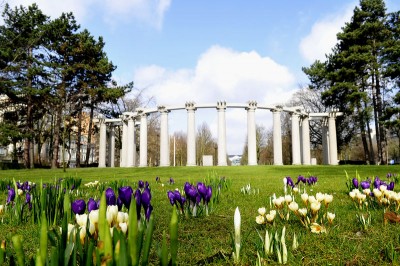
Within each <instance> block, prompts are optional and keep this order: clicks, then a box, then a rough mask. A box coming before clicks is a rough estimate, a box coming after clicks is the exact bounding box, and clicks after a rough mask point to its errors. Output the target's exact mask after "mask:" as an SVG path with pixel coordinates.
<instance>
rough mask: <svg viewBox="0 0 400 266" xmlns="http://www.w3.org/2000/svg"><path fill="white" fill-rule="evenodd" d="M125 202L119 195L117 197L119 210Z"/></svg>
mask: <svg viewBox="0 0 400 266" xmlns="http://www.w3.org/2000/svg"><path fill="white" fill-rule="evenodd" d="M123 205H124V204H123V203H122V200H121V199H120V198H119V197H118V198H117V207H118V211H121V210H122V206H123Z"/></svg>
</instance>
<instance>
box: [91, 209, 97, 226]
mask: <svg viewBox="0 0 400 266" xmlns="http://www.w3.org/2000/svg"><path fill="white" fill-rule="evenodd" d="M89 220H90V222H91V223H93V224H97V223H98V222H99V210H93V211H91V212H90V213H89Z"/></svg>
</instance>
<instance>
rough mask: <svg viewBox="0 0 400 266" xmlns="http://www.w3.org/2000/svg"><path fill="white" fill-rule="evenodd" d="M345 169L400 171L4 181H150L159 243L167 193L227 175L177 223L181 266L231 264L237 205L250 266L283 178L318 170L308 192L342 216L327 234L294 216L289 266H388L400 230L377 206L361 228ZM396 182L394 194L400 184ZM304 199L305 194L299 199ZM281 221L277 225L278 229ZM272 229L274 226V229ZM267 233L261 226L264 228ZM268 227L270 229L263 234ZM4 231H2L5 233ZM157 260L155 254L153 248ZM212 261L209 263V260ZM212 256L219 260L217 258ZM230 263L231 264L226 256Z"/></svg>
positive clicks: (89, 174)
mask: <svg viewBox="0 0 400 266" xmlns="http://www.w3.org/2000/svg"><path fill="white" fill-rule="evenodd" d="M345 171H347V172H348V173H349V175H350V177H353V176H355V173H356V171H358V173H359V174H360V176H361V178H365V177H367V176H369V177H373V176H379V177H381V178H383V177H385V176H386V174H387V173H388V172H395V173H400V169H399V167H397V168H396V166H279V167H278V166H256V167H255V166H240V167H176V168H173V167H167V168H114V169H110V168H103V169H67V172H66V173H63V171H62V169H61V170H40V169H34V170H17V171H0V180H1V179H7V178H15V179H16V180H21V181H25V180H31V181H34V182H38V181H39V180H40V179H43V180H44V181H49V180H52V179H53V178H59V177H64V176H74V177H75V176H76V177H81V178H82V179H83V183H86V182H88V181H93V180H99V181H110V180H116V179H129V180H132V181H137V180H139V179H141V180H146V181H148V182H149V183H150V185H151V187H152V194H153V199H152V204H153V206H154V214H155V218H156V228H155V235H154V245H153V246H154V247H155V246H156V242H160V239H161V235H162V231H163V230H167V232H168V229H167V228H168V224H169V219H170V214H171V206H170V204H169V201H168V199H167V197H166V192H167V191H168V190H171V189H175V188H176V187H179V188H182V186H183V184H184V183H185V182H186V181H190V182H193V183H195V182H197V181H202V180H203V178H205V177H206V176H207V175H209V174H211V173H213V172H216V173H217V174H218V176H225V177H227V178H229V179H231V180H232V187H231V189H230V190H229V191H226V192H223V195H222V197H221V202H220V203H219V204H218V205H216V206H214V209H213V212H212V213H211V214H210V216H208V217H199V218H185V217H182V218H181V220H180V225H179V245H180V246H179V262H180V264H182V265H192V264H195V263H196V262H203V263H205V264H207V263H209V264H220V265H226V264H227V263H228V262H229V263H230V262H231V261H232V260H231V259H230V258H229V254H230V253H231V252H232V249H231V246H230V241H231V238H230V233H231V232H233V213H234V210H235V208H236V206H238V207H239V209H240V212H241V216H242V233H243V235H246V236H247V235H248V237H247V238H245V243H244V248H243V253H242V254H243V256H242V257H243V261H244V262H245V264H254V262H255V258H256V245H258V242H259V239H258V236H257V232H256V228H257V229H259V230H260V229H262V228H261V227H259V226H257V224H256V223H255V217H256V215H257V209H258V208H259V207H262V206H266V207H268V206H269V197H270V196H271V195H272V194H273V193H276V194H277V195H278V196H279V195H282V194H283V189H282V187H283V183H282V178H283V177H285V176H291V177H292V178H296V177H297V176H298V175H300V174H301V175H306V176H307V175H309V174H311V175H315V176H317V177H318V178H319V181H318V184H317V185H316V186H315V187H314V188H313V191H312V192H310V191H309V194H315V193H316V192H319V191H320V192H323V193H331V194H333V195H334V200H333V203H332V205H331V206H330V209H331V211H333V212H335V213H336V219H335V222H334V226H332V227H330V228H329V229H328V234H325V235H313V234H311V233H310V232H308V231H306V230H305V229H304V227H302V226H301V225H300V223H299V222H298V221H297V220H296V219H294V218H293V219H292V220H291V221H289V222H288V223H285V224H286V228H287V232H288V233H287V243H288V244H289V245H291V238H292V234H293V232H296V234H298V235H299V238H300V239H299V242H300V248H299V250H298V251H296V252H295V253H294V254H293V255H294V256H290V258H289V260H290V264H291V265H296V264H298V265H301V264H302V265H321V264H322V265H325V264H333V265H338V264H349V265H367V264H368V265H372V264H375V265H376V264H384V263H387V261H385V260H384V259H383V257H382V252H383V250H384V248H385V246H386V245H388V244H389V243H392V244H393V246H395V247H398V246H400V243H399V232H400V230H399V228H398V226H396V225H390V224H389V225H386V226H384V225H383V211H382V210H375V211H372V217H373V221H372V223H373V226H372V227H371V228H370V229H369V230H368V231H361V230H360V227H359V225H358V223H357V221H356V216H355V214H356V213H357V211H356V209H355V207H354V206H353V205H352V204H351V200H350V198H349V197H348V195H347V188H346V185H345V181H346V177H345ZM156 176H159V177H160V178H161V180H162V181H164V182H166V181H167V180H168V178H169V177H173V178H174V179H175V181H176V184H175V185H173V186H170V185H165V186H161V185H160V184H156V183H155V177H156ZM248 183H250V184H251V186H252V187H254V188H257V189H259V190H260V194H259V195H243V194H241V193H240V188H241V187H243V186H245V185H246V184H248ZM399 186H400V185H398V187H397V188H395V190H396V191H398V190H399V189H400V187H399ZM6 193H7V192H6V191H2V192H0V199H2V200H1V202H3V201H4V199H5V198H6ZM297 201H298V202H299V201H300V199H298V200H297ZM283 224H284V223H283V222H281V221H280V222H278V223H277V224H276V228H278V229H279V230H280V229H281V228H282V226H283ZM270 228H271V227H270ZM9 229H10V226H9V225H0V232H7V234H6V238H9V237H10V235H11V234H13V233H22V234H24V236H25V238H26V239H27V240H26V241H27V242H26V243H29V244H28V245H29V247H27V249H29V250H35V248H34V247H32V245H35V244H36V242H37V236H36V235H35V234H34V233H32V230H28V231H29V232H27V230H26V229H27V228H25V227H21V228H13V229H12V233H11V232H9ZM261 231H262V230H261ZM262 232H264V231H262ZM0 235H3V233H1V234H0ZM152 256H153V259H154V258H155V256H156V255H155V251H154V250H153V254H152ZM207 258H208V259H209V260H208V262H204V260H205V259H207ZM212 259H213V260H212ZM226 260H228V261H226Z"/></svg>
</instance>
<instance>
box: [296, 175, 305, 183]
mask: <svg viewBox="0 0 400 266" xmlns="http://www.w3.org/2000/svg"><path fill="white" fill-rule="evenodd" d="M300 182H302V183H306V179H305V177H304V176H302V175H299V176H298V177H297V182H296V185H297V184H298V183H300Z"/></svg>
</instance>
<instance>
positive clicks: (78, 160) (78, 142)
mask: <svg viewBox="0 0 400 266" xmlns="http://www.w3.org/2000/svg"><path fill="white" fill-rule="evenodd" d="M79 102H80V103H79V107H78V108H79V112H78V134H77V136H76V167H77V168H80V167H81V136H82V103H81V102H82V101H79Z"/></svg>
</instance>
